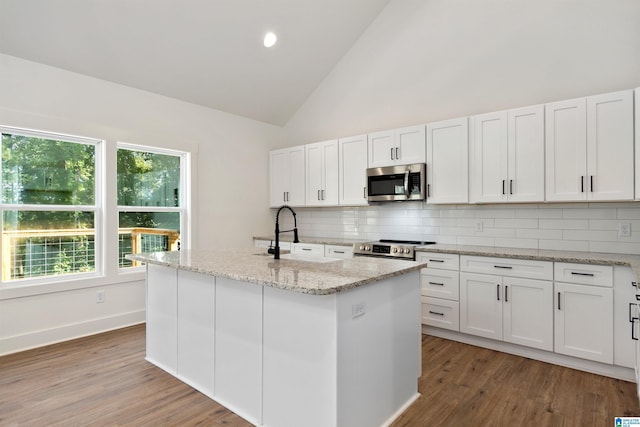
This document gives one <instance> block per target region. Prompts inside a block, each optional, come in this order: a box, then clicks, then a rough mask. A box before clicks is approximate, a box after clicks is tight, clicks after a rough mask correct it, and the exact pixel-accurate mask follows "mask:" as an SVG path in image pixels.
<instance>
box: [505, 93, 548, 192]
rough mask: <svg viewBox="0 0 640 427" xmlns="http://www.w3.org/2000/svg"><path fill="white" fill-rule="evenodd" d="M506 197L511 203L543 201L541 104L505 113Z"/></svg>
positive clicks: (542, 126) (542, 120)
mask: <svg viewBox="0 0 640 427" xmlns="http://www.w3.org/2000/svg"><path fill="white" fill-rule="evenodd" d="M507 117H508V118H507V129H508V137H507V141H508V143H507V146H508V149H507V151H508V159H509V162H508V180H509V181H508V185H507V188H508V191H507V193H508V198H509V201H512V202H542V201H544V106H542V105H536V106H533V107H526V108H517V109H514V110H509V112H508V113H507Z"/></svg>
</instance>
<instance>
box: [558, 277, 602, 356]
mask: <svg viewBox="0 0 640 427" xmlns="http://www.w3.org/2000/svg"><path fill="white" fill-rule="evenodd" d="M554 287H555V289H554V290H555V295H554V297H555V298H554V300H555V301H554V304H555V310H554V312H555V346H554V348H555V352H556V353H561V354H567V355H569V356H575V357H581V358H583V359H589V360H595V361H597V362H602V363H613V334H612V333H611V331H613V289H612V288H603V287H599V286H588V285H575V284H571V283H560V282H556V283H555V284H554Z"/></svg>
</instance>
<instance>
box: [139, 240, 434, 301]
mask: <svg viewBox="0 0 640 427" xmlns="http://www.w3.org/2000/svg"><path fill="white" fill-rule="evenodd" d="M283 255H284V251H283ZM127 258H128V259H131V260H135V261H140V262H145V263H150V264H157V265H163V266H167V267H173V268H177V269H182V270H189V271H194V272H197V273H202V274H207V275H211V276H218V277H225V278H228V279H233V280H239V281H244V282H249V283H255V284H257V285H264V286H271V287H275V288H280V289H285V290H290V291H294V292H301V293H306V294H315V295H327V294H333V293H337V292H343V291H346V290H349V289H353V288H356V287H359V286H362V285H366V284H368V283H373V282H377V281H380V280H384V279H387V278H390V277H394V276H399V275H402V274H405V273H408V272H410V271H414V270H419V269H420V268H422V267H424V266H425V264H424V263H419V262H413V261H405V260H391V259H379V258H370V257H354V258H350V259H340V260H335V261H329V262H313V261H303V260H300V259H296V260H293V259H279V260H275V259H273V255H269V254H267V253H266V252H265V250H264V249H259V248H247V249H225V250H182V251H172V252H153V253H142V254H133V255H127Z"/></svg>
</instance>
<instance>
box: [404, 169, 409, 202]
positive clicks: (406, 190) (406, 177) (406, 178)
mask: <svg viewBox="0 0 640 427" xmlns="http://www.w3.org/2000/svg"><path fill="white" fill-rule="evenodd" d="M404 195H405V196H406V197H407V199H408V198H409V168H407V170H406V171H404Z"/></svg>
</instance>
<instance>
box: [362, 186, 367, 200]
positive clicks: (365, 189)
mask: <svg viewBox="0 0 640 427" xmlns="http://www.w3.org/2000/svg"><path fill="white" fill-rule="evenodd" d="M362 197H363V198H364V199H366V198H367V187H362Z"/></svg>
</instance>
